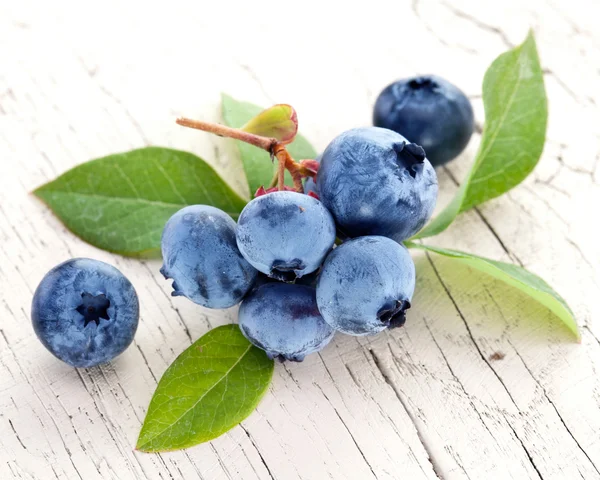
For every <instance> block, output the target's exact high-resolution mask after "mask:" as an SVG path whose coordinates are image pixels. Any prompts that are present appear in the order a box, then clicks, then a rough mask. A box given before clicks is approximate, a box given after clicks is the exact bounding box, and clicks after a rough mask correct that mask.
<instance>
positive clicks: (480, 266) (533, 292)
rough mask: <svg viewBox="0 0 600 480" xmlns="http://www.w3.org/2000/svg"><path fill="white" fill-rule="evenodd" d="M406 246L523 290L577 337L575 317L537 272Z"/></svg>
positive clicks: (443, 250) (436, 249)
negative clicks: (441, 256)
mask: <svg viewBox="0 0 600 480" xmlns="http://www.w3.org/2000/svg"><path fill="white" fill-rule="evenodd" d="M406 246H407V247H409V248H418V249H421V250H425V251H429V252H434V253H437V254H438V255H443V256H445V257H449V258H453V259H455V260H458V261H460V262H462V263H464V264H466V265H468V266H469V267H471V268H474V269H476V270H479V271H481V272H484V273H487V274H488V275H491V276H492V277H494V278H497V279H498V280H502V281H503V282H505V283H507V284H508V285H511V286H513V287H516V288H518V289H519V290H521V291H522V292H523V293H525V294H527V295H529V296H530V297H531V298H533V299H535V300H537V301H538V302H539V303H541V304H542V305H544V306H545V307H546V308H548V309H549V310H550V311H552V312H553V313H554V314H555V315H556V316H557V317H558V318H560V320H562V322H563V323H564V324H565V325H566V326H567V328H568V329H569V330H570V331H571V332H572V333H573V334H574V335H575V336H576V337H577V339H578V340H579V339H580V334H579V329H578V328H577V321H576V320H575V317H574V316H573V312H572V311H571V309H570V308H569V305H567V302H565V300H564V299H563V298H562V297H561V296H560V295H559V294H558V293H556V292H555V291H554V290H553V289H552V287H551V286H550V285H548V284H547V283H546V282H545V281H544V280H542V279H541V278H540V277H538V276H537V275H534V274H533V273H531V272H528V271H527V270H525V269H524V268H522V267H519V266H517V265H512V264H510V263H504V262H497V261H495V260H490V259H488V258H483V257H479V256H477V255H473V254H470V253H465V252H459V251H457V250H449V249H447V248H439V247H433V246H431V245H423V244H419V243H413V242H406Z"/></svg>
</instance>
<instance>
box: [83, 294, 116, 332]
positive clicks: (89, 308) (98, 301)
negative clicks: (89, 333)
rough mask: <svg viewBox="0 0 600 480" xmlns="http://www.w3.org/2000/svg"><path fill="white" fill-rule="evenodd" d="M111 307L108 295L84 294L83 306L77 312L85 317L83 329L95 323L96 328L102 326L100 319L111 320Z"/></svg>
mask: <svg viewBox="0 0 600 480" xmlns="http://www.w3.org/2000/svg"><path fill="white" fill-rule="evenodd" d="M109 307H110V300H109V299H108V298H106V295H104V294H103V293H101V294H100V295H92V294H91V293H87V292H84V293H82V294H81V305H79V306H78V307H77V308H76V310H77V311H78V312H79V313H80V314H81V315H82V316H83V320H84V323H83V327H84V328H85V327H87V326H88V323H91V322H95V323H96V326H97V327H98V326H100V319H101V318H103V319H104V320H110V317H109V316H108V308H109Z"/></svg>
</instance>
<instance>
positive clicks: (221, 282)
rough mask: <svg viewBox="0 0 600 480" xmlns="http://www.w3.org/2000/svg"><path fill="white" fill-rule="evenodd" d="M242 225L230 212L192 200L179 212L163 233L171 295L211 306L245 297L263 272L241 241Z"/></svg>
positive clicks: (164, 270)
mask: <svg viewBox="0 0 600 480" xmlns="http://www.w3.org/2000/svg"><path fill="white" fill-rule="evenodd" d="M235 230H236V225H235V222H234V221H233V219H232V218H231V217H230V216H229V215H227V214H226V213H225V212H223V211H221V210H219V209H218V208H215V207H210V206H207V205H191V206H189V207H185V208H182V209H181V210H179V211H178V212H177V213H175V214H174V215H173V216H172V217H171V218H170V219H169V221H168V222H167V224H166V225H165V229H164V230H163V234H162V241H161V245H162V255H163V262H164V263H163V266H162V268H161V269H160V271H161V273H162V274H163V275H164V276H165V278H172V279H173V280H174V281H173V292H172V293H171V295H173V296H178V295H183V296H185V297H187V298H189V299H190V300H191V301H192V302H195V303H197V304H199V305H203V306H205V307H208V308H228V307H232V306H234V305H237V304H238V303H240V302H241V301H242V298H244V295H245V294H246V293H247V292H248V290H250V288H251V287H252V284H253V283H254V280H255V279H256V275H257V273H258V272H257V271H256V270H255V269H254V268H253V267H252V265H250V264H249V263H248V262H247V261H246V260H245V259H244V257H242V255H241V253H240V251H239V250H238V248H237V245H236V239H235Z"/></svg>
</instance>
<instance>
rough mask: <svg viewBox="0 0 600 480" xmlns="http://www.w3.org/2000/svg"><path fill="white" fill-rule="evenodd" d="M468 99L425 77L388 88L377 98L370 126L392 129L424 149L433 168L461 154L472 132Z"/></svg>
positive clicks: (440, 81)
mask: <svg viewBox="0 0 600 480" xmlns="http://www.w3.org/2000/svg"><path fill="white" fill-rule="evenodd" d="M473 122H474V120H473V108H472V107H471V102H469V99H468V98H467V96H466V95H465V94H464V93H463V92H462V91H461V90H459V89H458V88H457V87H455V86H454V85H452V84H451V83H450V82H448V81H447V80H444V79H443V78H440V77H437V76H434V75H426V76H422V77H413V78H405V79H403V80H398V81H397V82H394V83H392V84H391V85H388V86H387V87H386V88H385V89H384V90H383V91H382V92H381V93H380V94H379V97H378V98H377V101H376V102H375V108H374V113H373V124H374V125H375V126H377V127H383V128H389V129H390V130H394V131H395V132H398V133H400V134H402V135H404V136H405V137H406V138H408V139H409V140H410V141H411V142H415V143H417V144H418V145H421V146H422V147H423V148H424V149H425V153H426V154H427V158H428V159H429V160H430V161H431V163H432V164H433V165H435V166H438V165H442V164H444V163H446V162H449V161H450V160H452V159H453V158H455V157H457V156H458V155H459V154H460V152H462V151H463V150H464V149H465V147H466V146H467V144H468V143H469V139H470V138H471V134H472V133H473Z"/></svg>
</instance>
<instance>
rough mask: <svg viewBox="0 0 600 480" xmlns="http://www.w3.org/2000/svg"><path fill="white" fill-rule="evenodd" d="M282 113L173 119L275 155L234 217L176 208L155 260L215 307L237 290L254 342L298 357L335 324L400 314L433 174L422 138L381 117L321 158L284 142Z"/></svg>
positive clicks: (377, 327) (364, 323) (369, 327)
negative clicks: (239, 121)
mask: <svg viewBox="0 0 600 480" xmlns="http://www.w3.org/2000/svg"><path fill="white" fill-rule="evenodd" d="M277 107H282V106H276V107H273V108H277ZM283 107H288V108H289V109H290V111H291V112H293V109H291V107H289V106H283ZM268 111H269V110H267V111H265V112H268ZM265 112H263V114H260V115H264V116H265V117H266V116H267V115H268V114H266V113H265ZM257 118H258V117H257ZM290 118H291V119H292V122H291V123H290V122H288V120H289V119H290ZM271 120H272V119H271ZM285 121H286V122H287V123H285V122H282V125H284V124H285V125H286V127H285V128H284V127H283V126H282V125H279V124H278V122H273V121H271V122H270V123H268V128H262V127H264V125H261V124H260V123H261V122H254V123H253V124H252V127H251V128H246V127H242V128H240V129H237V128H231V127H227V126H224V125H218V124H213V123H208V122H202V121H196V120H190V119H187V118H179V119H178V120H177V123H178V124H179V125H183V126H185V127H191V128H195V129H198V130H203V131H206V132H210V133H213V134H216V135H220V136H224V137H229V138H233V139H236V140H241V141H243V142H246V143H249V144H251V145H254V146H255V147H258V148H261V149H263V150H265V151H267V152H268V153H269V154H270V156H271V159H272V160H277V162H278V164H277V169H276V173H275V175H274V177H273V179H272V181H271V183H270V184H269V185H267V186H266V188H265V187H261V188H259V189H258V191H257V192H256V194H255V198H254V199H253V200H251V201H250V202H249V203H248V204H247V205H246V207H245V208H244V209H243V210H242V213H241V214H240V216H239V219H238V223H237V226H236V225H235V223H234V222H233V220H231V219H230V218H229V217H228V216H227V215H226V214H225V213H224V212H221V211H219V210H217V209H215V208H212V207H206V206H192V207H186V208H184V209H183V210H181V211H180V212H178V213H176V214H175V215H174V216H173V217H172V218H171V219H170V220H169V221H168V222H167V225H166V227H165V231H164V233H163V238H162V250H163V258H164V266H163V268H162V270H161V271H162V273H163V274H164V275H165V277H167V278H172V279H173V280H174V282H173V287H174V292H173V294H174V295H185V296H187V297H188V298H189V299H191V300H192V301H194V302H196V303H199V304H201V305H204V306H207V307H212V308H224V307H226V306H232V305H235V304H237V303H239V302H240V301H241V303H242V305H241V307H240V311H239V325H240V329H241V331H242V332H243V334H244V335H245V336H246V337H247V338H248V340H249V341H250V342H252V343H253V344H254V345H256V346H257V347H259V348H262V349H263V350H265V352H266V353H267V355H268V356H269V357H270V358H278V359H280V360H282V361H283V360H292V361H302V360H303V359H304V357H305V356H306V355H307V354H309V353H312V352H316V351H319V350H321V349H322V348H323V347H324V346H325V345H327V343H329V341H330V340H331V338H332V337H333V335H334V332H335V331H340V332H343V333H346V334H350V335H371V334H375V333H378V332H381V331H382V330H384V329H386V328H394V327H399V326H402V325H403V324H404V322H405V318H406V317H405V313H406V310H407V309H408V308H409V307H410V305H411V303H410V302H411V300H412V295H413V291H414V287H415V268H414V264H413V262H412V259H411V257H410V254H409V253H408V250H407V249H406V248H405V247H404V246H403V245H402V241H403V240H405V239H407V238H409V237H410V236H412V235H414V234H415V233H417V232H418V231H419V230H420V229H421V228H422V227H423V226H424V225H425V223H426V222H427V220H428V219H429V218H430V216H431V214H432V212H433V208H434V207H435V201H436V197H437V178H436V175H435V171H434V169H433V167H432V166H431V164H430V163H429V161H428V160H427V158H426V155H425V152H424V150H423V149H422V148H421V147H420V146H418V145H416V144H413V143H411V142H409V141H408V140H407V139H406V138H404V137H403V136H402V135H400V134H399V133H396V132H394V131H391V130H387V129H384V128H378V127H367V128H357V129H352V130H349V131H347V132H344V133H342V134H341V135H339V136H338V137H336V138H335V139H334V140H333V141H332V142H331V143H330V144H329V146H328V147H327V148H326V149H325V151H324V152H323V154H322V155H321V156H320V157H319V158H318V159H316V160H313V159H310V160H302V161H296V160H294V159H293V158H292V157H291V155H290V154H289V152H288V151H287V148H286V145H287V144H288V143H290V142H291V141H292V140H293V138H294V136H295V134H296V130H297V119H296V116H295V112H293V113H292V115H291V116H290V117H289V118H286V119H285ZM251 122H252V121H251ZM265 123H267V122H265ZM279 127H281V128H279ZM256 131H260V132H261V134H258V133H256ZM265 132H267V133H269V132H273V133H274V134H273V135H272V136H269V135H265ZM286 170H287V171H288V172H289V173H290V175H291V177H292V180H293V187H289V186H286V185H285V183H284V179H285V178H284V175H285V171H286ZM307 182H310V187H309V186H308V185H306V183H307ZM305 189H306V190H307V194H305V193H304V192H305ZM336 239H337V242H338V243H341V245H339V246H337V247H336ZM303 277H304V278H310V281H304V280H303ZM315 279H316V281H315Z"/></svg>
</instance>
